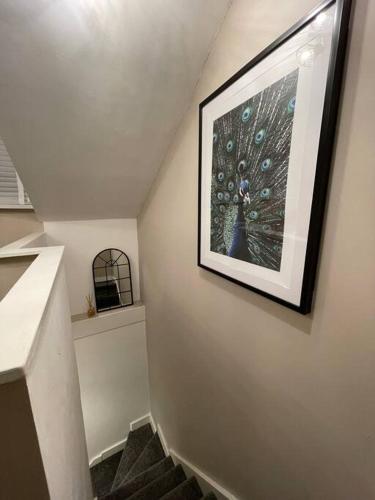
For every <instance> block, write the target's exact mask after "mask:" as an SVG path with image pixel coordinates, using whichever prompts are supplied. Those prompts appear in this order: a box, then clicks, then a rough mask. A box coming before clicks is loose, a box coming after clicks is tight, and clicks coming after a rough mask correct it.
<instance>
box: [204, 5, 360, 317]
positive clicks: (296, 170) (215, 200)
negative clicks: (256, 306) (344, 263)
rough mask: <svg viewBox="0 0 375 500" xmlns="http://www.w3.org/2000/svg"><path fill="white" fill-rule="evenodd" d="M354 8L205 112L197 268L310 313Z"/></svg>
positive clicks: (295, 34)
mask: <svg viewBox="0 0 375 500" xmlns="http://www.w3.org/2000/svg"><path fill="white" fill-rule="evenodd" d="M350 10H351V2H350V0H327V1H324V2H323V3H321V4H320V5H318V6H317V7H316V8H315V9H314V10H313V11H312V12H310V13H309V14H307V15H306V16H305V17H304V18H303V19H301V20H300V21H299V22H298V23H297V24H295V25H294V26H292V27H291V28H290V29H289V30H288V31H287V32H286V33H284V34H283V35H282V36H280V37H279V38H278V39H277V40H275V41H274V42H273V43H272V44H271V45H270V46H268V47H267V48H265V49H264V50H263V51H262V52H261V53H260V54H259V55H258V56H256V57H255V58H254V59H252V60H251V61H250V62H249V63H248V64H246V65H245V66H244V67H243V68H242V69H241V70H240V71H238V72H237V73H236V74H235V75H233V76H232V77H231V78H230V79H229V80H228V81H227V82H225V83H224V84H223V85H222V86H221V87H219V88H218V89H217V90H216V91H215V92H213V93H212V94H211V95H210V96H209V97H207V98H206V99H205V100H204V101H203V102H202V103H201V104H200V107H199V182H198V184H199V193H198V197H199V201H198V225H199V227H198V265H199V266H200V267H202V268H204V269H206V270H208V271H211V272H213V273H215V274H217V275H219V276H221V277H223V278H226V279H228V280H230V281H232V282H234V283H236V284H238V285H241V286H243V287H246V288H248V289H249V290H251V291H254V292H257V293H259V294H261V295H263V296H265V297H267V298H269V299H272V300H274V301H276V302H278V303H280V304H282V305H285V306H287V307H289V308H291V309H293V310H295V311H297V312H299V313H302V314H307V313H309V312H310V311H311V308H312V301H313V292H314V284H315V278H316V269H317V262H318V256H319V247H320V240H321V233H322V225H323V220H324V214H325V205H326V203H325V202H326V194H327V187H328V181H329V171H330V163H331V158H332V151H333V145H334V139H335V128H336V122H337V113H338V107H339V96H340V88H341V84H342V77H343V69H344V63H345V50H346V44H347V38H348V31H349V21H350Z"/></svg>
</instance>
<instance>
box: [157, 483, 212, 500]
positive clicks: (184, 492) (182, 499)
mask: <svg viewBox="0 0 375 500" xmlns="http://www.w3.org/2000/svg"><path fill="white" fill-rule="evenodd" d="M202 495H203V493H202V490H201V489H200V486H199V484H198V481H197V480H196V479H195V477H191V478H190V479H187V480H186V481H184V482H183V483H181V484H180V485H178V486H177V487H176V488H175V489H174V490H172V491H170V492H169V493H167V494H166V495H164V496H163V497H161V498H162V500H199V499H201V498H202Z"/></svg>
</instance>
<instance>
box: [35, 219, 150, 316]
mask: <svg viewBox="0 0 375 500" xmlns="http://www.w3.org/2000/svg"><path fill="white" fill-rule="evenodd" d="M44 229H45V232H46V233H47V240H48V244H49V245H64V246H65V254H64V257H65V268H66V276H67V283H68V291H69V299H70V309H71V313H72V314H79V313H82V312H85V311H86V310H87V304H86V299H85V296H86V295H87V294H88V293H89V292H91V293H93V291H94V290H93V282H92V269H91V265H92V261H93V259H94V257H95V255H96V254H97V253H99V252H100V251H101V250H104V249H105V248H118V249H120V250H122V251H124V252H125V253H126V254H127V255H128V257H129V259H130V265H131V271H132V282H133V294H134V300H135V301H137V300H139V299H140V290H139V264H138V235H137V221H136V219H106V220H90V221H87V220H86V221H64V222H60V221H59V222H45V223H44Z"/></svg>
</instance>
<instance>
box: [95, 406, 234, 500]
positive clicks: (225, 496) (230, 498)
mask: <svg viewBox="0 0 375 500" xmlns="http://www.w3.org/2000/svg"><path fill="white" fill-rule="evenodd" d="M145 424H150V425H151V427H152V430H153V432H157V433H158V434H159V437H160V441H161V444H162V446H163V450H164V453H165V454H166V455H167V456H168V455H170V456H171V457H172V459H173V461H174V463H175V464H176V465H177V464H181V465H182V468H183V469H184V471H185V474H186V475H187V476H188V477H190V476H195V477H196V478H197V481H198V483H199V486H200V487H201V489H202V491H203V493H204V494H206V493H208V492H210V491H212V492H213V493H215V495H216V496H217V498H218V500H238V499H237V497H235V496H234V495H233V494H232V493H230V492H229V491H227V490H226V489H225V488H223V487H222V486H221V485H220V484H219V483H217V482H216V481H215V480H214V479H212V478H210V477H209V476H207V474H205V473H204V472H203V471H201V470H200V469H199V468H198V467H196V466H195V465H193V464H192V463H191V462H189V461H188V460H186V459H185V458H183V457H182V456H181V455H179V454H178V453H177V452H176V451H175V450H173V449H171V448H169V446H168V443H167V440H166V438H165V435H164V432H163V429H162V427H161V426H160V425H159V424H157V423H156V422H155V420H154V418H153V416H152V414H151V413H146V415H143V416H142V417H140V418H137V419H136V420H133V421H132V422H130V430H131V431H134V430H135V429H138V428H139V427H142V425H145ZM125 443H126V439H123V440H122V441H118V442H117V443H114V444H113V445H112V446H109V447H108V448H106V449H105V450H103V451H102V453H100V455H98V456H96V457H94V458H93V459H92V460H91V462H90V467H92V466H93V465H96V464H98V463H100V462H101V461H102V460H105V459H106V458H108V457H110V456H112V455H114V454H115V453H117V452H118V451H120V450H122V449H124V446H125Z"/></svg>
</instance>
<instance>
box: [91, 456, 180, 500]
mask: <svg viewBox="0 0 375 500" xmlns="http://www.w3.org/2000/svg"><path fill="white" fill-rule="evenodd" d="M173 468H174V463H173V460H172V458H171V457H166V458H163V460H160V462H157V463H156V464H155V465H153V466H152V467H150V468H149V469H147V470H145V471H144V472H142V473H141V474H138V476H135V477H134V478H133V479H131V480H130V481H128V482H125V483H123V484H122V485H121V486H119V487H118V488H117V489H116V490H113V491H112V492H110V493H108V494H107V495H105V496H104V497H100V500H122V499H124V498H128V497H130V496H131V495H133V494H134V493H136V492H137V491H138V490H141V489H142V488H144V487H145V486H147V485H148V484H149V483H151V482H152V481H154V480H155V479H157V478H158V477H159V476H161V475H163V474H165V473H166V472H168V471H169V470H171V469H173Z"/></svg>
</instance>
